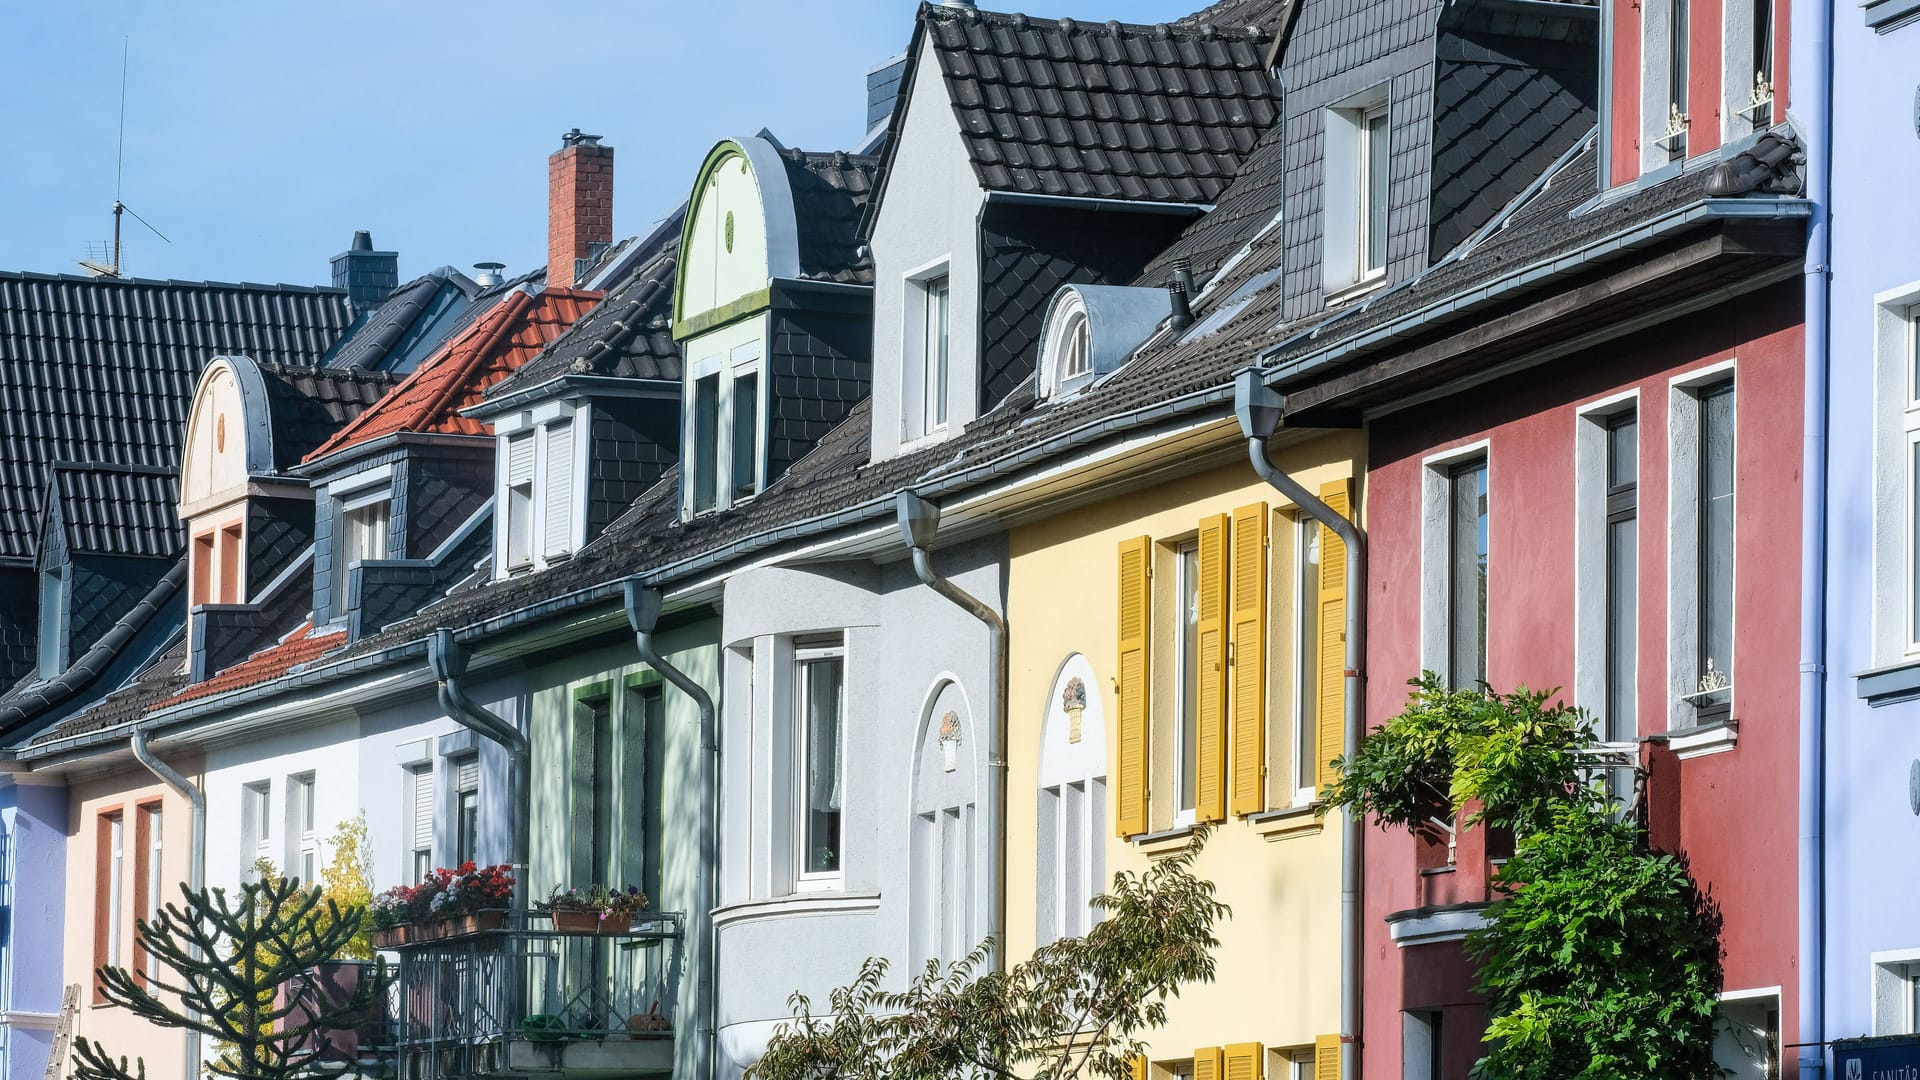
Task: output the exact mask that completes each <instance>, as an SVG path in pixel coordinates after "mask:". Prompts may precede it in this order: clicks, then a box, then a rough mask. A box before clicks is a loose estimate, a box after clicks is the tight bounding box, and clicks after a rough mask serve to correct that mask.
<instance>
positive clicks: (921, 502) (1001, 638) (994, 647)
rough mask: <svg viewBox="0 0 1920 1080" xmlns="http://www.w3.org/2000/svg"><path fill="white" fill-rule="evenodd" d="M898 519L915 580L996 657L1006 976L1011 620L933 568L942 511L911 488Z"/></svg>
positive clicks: (997, 950) (998, 927)
mask: <svg viewBox="0 0 1920 1080" xmlns="http://www.w3.org/2000/svg"><path fill="white" fill-rule="evenodd" d="M895 514H896V516H897V519H898V521H899V524H900V534H901V536H902V537H903V538H904V539H905V540H906V542H907V549H908V550H909V551H911V552H912V553H913V573H914V576H915V577H918V578H919V579H920V582H921V584H923V585H925V586H927V588H929V589H932V590H933V591H934V592H937V593H939V594H940V595H941V596H943V597H945V598H946V599H947V600H949V601H951V602H952V603H953V605H954V606H955V607H958V608H960V609H961V610H962V611H965V612H966V613H967V614H969V615H971V616H973V617H974V618H976V619H978V620H980V622H981V623H983V624H985V626H986V628H987V648H988V649H989V650H990V651H991V652H992V654H993V659H992V661H991V666H990V667H989V668H988V669H987V716H988V725H987V740H988V741H987V798H988V800H989V801H990V803H991V805H992V806H993V814H994V819H993V820H994V827H993V828H992V829H991V830H989V832H988V837H989V843H991V844H992V846H993V850H992V851H990V852H989V853H988V855H987V866H986V869H987V878H988V881H987V895H988V897H989V898H990V900H991V902H992V909H991V911H990V918H989V922H988V924H987V935H988V937H989V938H990V939H991V940H992V941H993V943H994V948H993V954H994V960H995V964H994V966H995V968H996V969H998V970H1001V971H1004V970H1006V966H1007V954H1006V942H1005V940H1004V937H1003V935H1004V934H1005V933H1006V926H1007V871H1006V866H1007V621H1006V620H1005V619H1004V618H1002V617H1001V616H1000V613H999V612H997V611H995V610H993V608H992V606H991V605H989V604H987V603H985V602H984V601H982V600H981V599H980V598H978V597H976V596H974V595H973V594H971V593H969V592H967V591H966V590H964V589H962V588H961V587H960V586H958V585H956V584H954V583H953V581H952V580H950V579H948V578H946V577H942V576H941V575H940V573H939V571H937V570H935V569H934V568H933V552H932V550H931V549H932V547H933V539H934V534H935V533H936V532H938V531H939V529H940V508H939V507H938V506H935V505H934V504H933V503H930V502H928V501H927V500H925V499H923V498H921V497H920V496H919V495H916V494H914V492H913V491H912V490H911V489H908V490H904V491H901V492H900V494H899V495H898V496H897V497H896V499H895Z"/></svg>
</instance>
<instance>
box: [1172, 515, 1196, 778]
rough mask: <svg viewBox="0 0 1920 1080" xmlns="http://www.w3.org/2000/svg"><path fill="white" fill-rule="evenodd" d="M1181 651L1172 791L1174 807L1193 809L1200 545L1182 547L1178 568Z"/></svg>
mask: <svg viewBox="0 0 1920 1080" xmlns="http://www.w3.org/2000/svg"><path fill="white" fill-rule="evenodd" d="M1179 588H1180V606H1179V608H1178V609H1177V610H1178V611H1179V612H1180V616H1179V617H1180V624H1179V635H1180V651H1179V663H1180V674H1179V687H1180V705H1179V708H1180V716H1179V730H1178V731H1176V732H1175V734H1174V740H1175V747H1174V752H1173V755H1174V756H1173V790H1174V808H1175V809H1177V810H1180V811H1183V812H1184V811H1188V810H1192V809H1193V802H1194V790H1193V789H1194V782H1193V781H1194V775H1193V773H1194V762H1195V755H1196V753H1197V748H1196V746H1195V740H1196V739H1197V738H1198V736H1199V723H1198V713H1199V711H1200V678H1199V672H1200V548H1199V546H1198V545H1195V544H1188V545H1185V546H1183V547H1182V548H1181V549H1180V570H1179Z"/></svg>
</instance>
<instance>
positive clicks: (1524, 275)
mask: <svg viewBox="0 0 1920 1080" xmlns="http://www.w3.org/2000/svg"><path fill="white" fill-rule="evenodd" d="M1811 212H1812V211H1811V209H1810V207H1809V206H1808V202H1807V200H1804V199H1797V198H1782V197H1777V196H1769V197H1765V198H1753V199H1733V198H1728V199H1712V200H1708V201H1703V202H1698V203H1694V204H1692V205H1690V206H1686V207H1682V208H1680V209H1677V210H1674V211H1671V212H1669V213H1666V214H1663V215H1661V216H1660V217H1658V218H1655V219H1654V220H1652V221H1649V222H1646V223H1645V224H1642V225H1638V226H1635V227H1633V228H1631V229H1626V230H1623V231H1621V232H1617V233H1614V234H1613V235H1611V236H1607V237H1604V238H1602V239H1600V240H1596V241H1594V242H1593V243H1591V244H1588V245H1587V246H1585V247H1583V248H1580V249H1579V250H1577V251H1573V252H1570V253H1568V254H1566V255H1561V256H1557V257H1554V258H1550V259H1542V260H1540V261H1539V262H1536V263H1533V264H1531V265H1528V266H1524V267H1521V268H1520V269H1518V270H1515V271H1513V272H1511V273H1508V274H1504V275H1502V276H1500V277H1498V278H1495V279H1494V280H1493V281H1490V282H1488V283H1487V284H1485V285H1482V286H1480V287H1479V288H1476V289H1472V290H1469V291H1467V292H1464V293H1451V294H1448V296H1447V298H1446V299H1444V300H1440V301H1437V302H1435V303H1432V304H1429V305H1427V306H1426V307H1423V308H1419V309H1417V310H1415V311H1412V312H1409V313H1407V314H1405V315H1402V316H1400V317H1399V318H1397V319H1395V320H1393V321H1392V322H1389V323H1386V324H1384V325H1382V326H1379V327H1376V328H1375V329H1373V330H1371V331H1369V332H1367V333H1365V334H1363V335H1361V336H1359V337H1356V338H1351V339H1348V340H1346V341H1343V342H1341V343H1339V344H1337V345H1331V346H1328V347H1326V348H1324V349H1319V350H1315V351H1313V352H1309V353H1305V354H1303V355H1300V356H1296V357H1291V358H1289V359H1286V360H1282V361H1280V362H1279V363H1277V364H1275V365H1274V366H1273V367H1271V368H1267V369H1266V378H1267V382H1268V383H1269V384H1273V383H1277V382H1281V381H1283V380H1285V379H1287V378H1290V377H1292V376H1295V375H1299V374H1302V373H1304V372H1306V371H1309V370H1311V369H1314V368H1318V367H1321V366H1324V365H1328V364H1333V363H1337V362H1339V361H1341V360H1344V359H1346V358H1347V357H1349V356H1352V355H1354V354H1356V353H1360V352H1364V351H1367V350H1370V349H1372V348H1374V347H1377V346H1381V345H1386V344H1388V343H1390V342H1392V341H1393V340H1395V339H1397V338H1400V337H1404V336H1405V335H1407V334H1409V333H1413V332H1416V331H1424V330H1430V329H1432V328H1433V326H1434V324H1435V323H1436V322H1439V321H1441V320H1444V319H1445V318H1447V317H1448V316H1452V315H1464V314H1467V313H1469V312H1470V311H1472V310H1473V309H1475V308H1478V307H1480V306H1481V305H1483V304H1487V303H1490V302H1493V301H1496V300H1502V299H1505V298H1506V297H1507V296H1508V295H1509V294H1511V293H1514V292H1518V291H1521V290H1523V289H1527V288H1530V287H1532V286H1534V285H1538V284H1541V283H1543V282H1545V281H1549V280H1552V279H1555V278H1560V277H1564V276H1566V275H1568V274H1571V273H1573V272H1575V271H1578V270H1583V269H1586V268H1588V267H1590V266H1593V265H1594V264H1596V263H1600V262H1604V261H1606V260H1608V259H1610V258H1612V257H1614V256H1616V255H1620V254H1623V253H1625V252H1628V251H1632V250H1634V249H1637V248H1642V247H1645V246H1647V245H1649V244H1652V243H1655V242H1657V241H1659V240H1662V239H1665V238H1667V237H1669V236H1671V235H1673V234H1675V233H1679V232H1682V231H1685V230H1687V229H1690V228H1692V227H1694V226H1696V225H1699V224H1701V223H1703V222H1712V221H1732V220H1755V219H1757V220H1779V219H1785V218H1803V217H1807V216H1808V215H1809V214H1810V213H1811ZM1315 329H1318V328H1317V327H1316V328H1315ZM1312 336H1313V331H1308V332H1307V334H1306V335H1304V337H1305V338H1306V339H1311V338H1312ZM1300 340H1302V339H1301V338H1295V339H1292V340H1290V341H1285V342H1281V343H1280V344H1278V345H1274V346H1272V347H1271V348H1268V349H1266V350H1265V351H1263V352H1262V353H1261V354H1260V355H1259V356H1258V357H1257V358H1256V360H1255V363H1256V364H1258V365H1261V366H1263V367H1264V366H1265V365H1266V364H1267V363H1268V362H1269V361H1272V360H1273V359H1274V358H1275V357H1278V356H1279V355H1280V354H1281V353H1283V352H1284V351H1285V350H1286V349H1287V348H1288V347H1289V346H1291V345H1294V344H1297V343H1298V342H1299V341H1300Z"/></svg>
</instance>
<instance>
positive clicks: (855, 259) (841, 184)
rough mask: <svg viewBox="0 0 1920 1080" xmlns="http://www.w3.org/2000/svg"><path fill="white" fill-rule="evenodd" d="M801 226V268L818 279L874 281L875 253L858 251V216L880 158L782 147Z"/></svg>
mask: <svg viewBox="0 0 1920 1080" xmlns="http://www.w3.org/2000/svg"><path fill="white" fill-rule="evenodd" d="M780 159H781V160H782V161H784V162H785V163H786V166H787V186H788V187H790V188H791V189H792V190H793V212H794V218H795V223H796V224H797V226H798V227H799V230H800V236H799V241H800V272H801V273H802V274H804V275H805V276H807V277H809V278H812V279H814V280H816V281H837V282H840V283H842V284H854V285H871V284H873V256H872V255H870V254H862V252H863V251H864V250H865V249H864V247H863V245H862V244H861V242H860V219H861V217H862V216H863V215H864V214H865V213H866V209H867V197H868V196H869V195H871V194H872V193H873V177H874V173H875V172H877V171H878V170H879V168H880V159H879V158H873V157H861V156H858V155H854V154H846V153H831V154H809V153H806V152H805V151H801V150H782V151H781V152H780Z"/></svg>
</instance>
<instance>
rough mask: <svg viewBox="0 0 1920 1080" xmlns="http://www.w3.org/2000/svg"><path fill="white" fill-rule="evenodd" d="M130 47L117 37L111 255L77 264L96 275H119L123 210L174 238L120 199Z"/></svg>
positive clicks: (164, 237)
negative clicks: (117, 96)
mask: <svg viewBox="0 0 1920 1080" xmlns="http://www.w3.org/2000/svg"><path fill="white" fill-rule="evenodd" d="M129 46H130V39H128V38H121V39H120V134H119V142H118V144H117V145H116V146H115V148H114V152H113V247H112V250H111V254H109V253H107V252H101V253H100V254H101V255H107V256H108V260H109V261H107V262H105V263H104V264H103V263H102V262H100V261H99V258H98V256H96V257H95V258H94V259H82V260H80V265H81V266H82V267H84V268H85V269H86V271H87V272H88V273H90V274H93V275H94V276H96V277H115V278H117V277H120V276H121V267H120V215H121V214H123V213H125V214H133V220H135V221H137V222H139V223H140V224H142V225H145V226H146V227H147V231H149V232H151V233H153V235H155V236H157V237H159V238H160V239H162V240H165V241H166V242H167V243H169V244H171V243H173V241H171V240H167V234H165V233H163V232H161V231H160V230H159V229H156V228H154V227H153V225H152V223H151V222H149V221H147V219H146V218H143V217H141V216H140V215H139V214H135V213H134V212H133V209H132V208H131V207H129V206H128V205H127V204H126V203H123V202H121V201H120V176H121V173H122V171H123V169H124V167H125V165H126V160H127V53H128V52H129Z"/></svg>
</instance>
